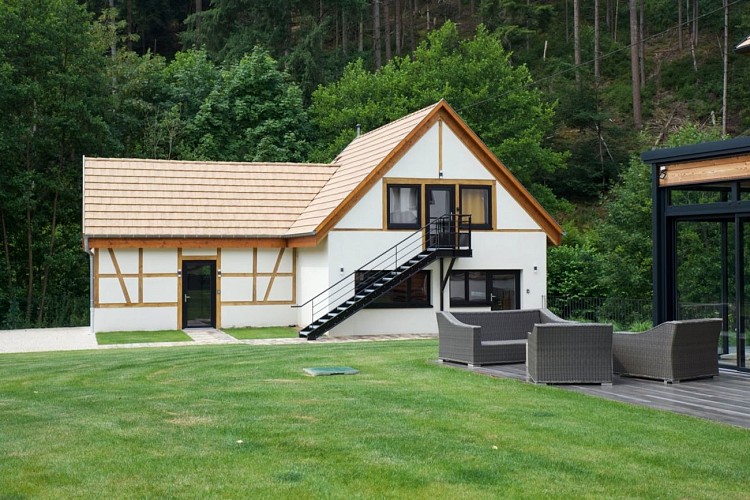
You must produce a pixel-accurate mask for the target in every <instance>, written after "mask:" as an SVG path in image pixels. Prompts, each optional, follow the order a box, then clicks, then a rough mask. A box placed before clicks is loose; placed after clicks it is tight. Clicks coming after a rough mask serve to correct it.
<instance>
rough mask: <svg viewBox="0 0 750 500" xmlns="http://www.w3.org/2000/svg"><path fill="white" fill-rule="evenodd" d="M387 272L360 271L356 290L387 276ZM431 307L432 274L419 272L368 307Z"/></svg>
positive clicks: (357, 275)
mask: <svg viewBox="0 0 750 500" xmlns="http://www.w3.org/2000/svg"><path fill="white" fill-rule="evenodd" d="M385 273H386V272H385V271H358V272H357V274H356V275H355V286H356V290H357V291H360V290H362V289H363V286H364V284H366V283H371V282H372V281H371V280H373V279H374V280H377V279H379V278H381V277H382V276H384V275H385ZM429 305H430V272H429V271H419V272H417V274H415V275H414V276H412V277H411V278H409V279H408V280H406V281H404V282H402V283H399V284H398V285H396V286H395V287H394V288H393V289H391V290H389V291H388V292H386V293H385V294H383V295H381V296H380V297H378V298H377V299H375V300H374V301H373V302H372V303H371V304H370V305H368V306H366V307H426V306H429Z"/></svg>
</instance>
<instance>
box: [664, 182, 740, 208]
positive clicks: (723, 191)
mask: <svg viewBox="0 0 750 500" xmlns="http://www.w3.org/2000/svg"><path fill="white" fill-rule="evenodd" d="M731 193H732V189H731V186H729V185H721V184H717V185H710V186H698V187H690V188H671V189H670V190H669V204H670V205H674V206H678V205H702V204H705V203H719V202H722V201H727V200H729V199H730V198H731Z"/></svg>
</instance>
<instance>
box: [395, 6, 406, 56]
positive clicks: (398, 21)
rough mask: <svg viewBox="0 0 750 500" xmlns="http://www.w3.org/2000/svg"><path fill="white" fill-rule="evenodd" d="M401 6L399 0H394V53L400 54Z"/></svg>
mask: <svg viewBox="0 0 750 500" xmlns="http://www.w3.org/2000/svg"><path fill="white" fill-rule="evenodd" d="M402 13H403V8H402V6H401V0H396V55H398V56H400V55H401V48H402V40H401V37H402V36H403V35H402V33H403V31H404V30H403V21H404V20H403V16H402Z"/></svg>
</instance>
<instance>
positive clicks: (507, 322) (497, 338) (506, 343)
mask: <svg viewBox="0 0 750 500" xmlns="http://www.w3.org/2000/svg"><path fill="white" fill-rule="evenodd" d="M437 322H438V334H439V339H440V347H439V355H438V357H439V359H440V360H441V361H456V362H459V363H466V364H468V365H469V366H479V365H489V364H501V363H523V362H524V361H525V360H526V339H527V337H528V334H529V332H530V331H531V330H532V329H533V328H534V325H535V324H537V323H559V324H565V323H568V322H567V321H565V320H564V319H561V318H559V317H557V316H555V315H554V314H553V313H552V312H550V311H548V310H546V309H527V310H512V311H482V312H467V313H460V312H455V313H449V312H438V313H437Z"/></svg>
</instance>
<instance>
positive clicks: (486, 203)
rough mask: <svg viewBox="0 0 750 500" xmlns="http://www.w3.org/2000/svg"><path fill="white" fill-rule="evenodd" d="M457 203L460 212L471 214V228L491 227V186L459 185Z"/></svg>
mask: <svg viewBox="0 0 750 500" xmlns="http://www.w3.org/2000/svg"><path fill="white" fill-rule="evenodd" d="M458 191H459V195H458V199H459V201H458V205H459V206H460V207H461V213H462V214H464V215H471V227H472V229H492V209H491V207H492V188H491V187H490V186H471V185H460V186H459V190H458Z"/></svg>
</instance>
